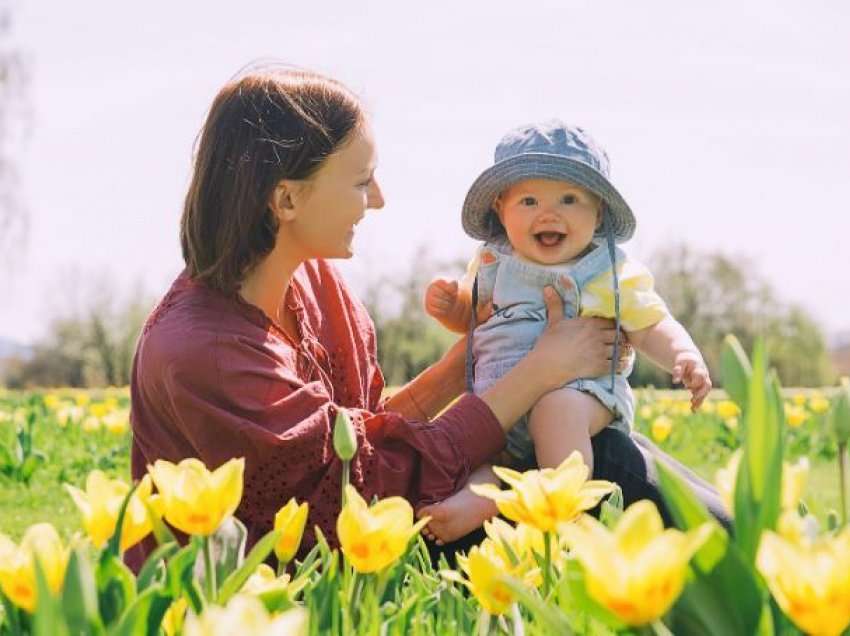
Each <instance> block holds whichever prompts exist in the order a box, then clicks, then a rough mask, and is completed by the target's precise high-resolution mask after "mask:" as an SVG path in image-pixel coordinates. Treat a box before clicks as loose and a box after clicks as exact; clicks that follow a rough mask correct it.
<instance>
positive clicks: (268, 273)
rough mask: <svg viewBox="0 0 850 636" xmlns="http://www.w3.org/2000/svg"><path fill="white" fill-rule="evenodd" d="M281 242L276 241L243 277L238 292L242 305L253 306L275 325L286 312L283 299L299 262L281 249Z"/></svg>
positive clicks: (291, 254) (299, 260)
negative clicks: (249, 304)
mask: <svg viewBox="0 0 850 636" xmlns="http://www.w3.org/2000/svg"><path fill="white" fill-rule="evenodd" d="M282 243H283V242H282V241H278V243H277V245H275V248H274V249H273V250H272V251H271V252H270V253H269V254H268V256H266V257H265V258H264V259H263V260H262V261H260V263H259V264H258V265H256V266H255V267H254V269H252V270H251V271H250V272H249V273H248V274H247V275H246V276H245V279H244V280H243V281H242V285H241V287H240V290H239V293H240V294H241V296H242V298H243V299H244V300H245V301H246V302H249V303H251V304H252V305H256V306H257V307H259V308H260V309H262V310H263V312H264V313H265V314H266V315H267V316H268V317H269V318H271V319H272V320H274V321H276V322H282V319H283V314H284V313H285V311H286V306H285V304H284V298H286V292H287V290H288V289H289V285H290V283H291V282H292V276H293V275H294V273H295V270H296V269H297V268H298V266H299V265H301V262H302V259H300V258H293V252H292V251H290V250H287V249H285V246H284V245H283V244H282Z"/></svg>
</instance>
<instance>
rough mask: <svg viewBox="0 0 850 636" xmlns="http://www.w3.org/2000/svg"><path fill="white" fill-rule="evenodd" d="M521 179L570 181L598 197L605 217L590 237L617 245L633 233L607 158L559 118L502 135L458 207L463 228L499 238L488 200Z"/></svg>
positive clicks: (473, 233) (482, 237)
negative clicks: (490, 161) (611, 240)
mask: <svg viewBox="0 0 850 636" xmlns="http://www.w3.org/2000/svg"><path fill="white" fill-rule="evenodd" d="M525 179H552V180H555V181H569V182H571V183H574V184H576V185H579V186H582V187H584V188H587V189H588V190H590V191H591V192H593V193H594V194H596V195H597V196H599V197H600V198H601V199H602V202H603V213H604V214H605V216H606V217H607V218H605V219H604V221H605V223H603V224H602V225H600V227H599V229H598V230H597V231H596V233H595V236H596V237H598V238H605V237H606V236H609V234H608V232H609V231H610V233H611V234H610V235H612V236H613V238H614V240H615V241H616V242H617V243H622V242H624V241H627V240H629V239H630V238H631V237H632V235H633V234H634V232H635V224H636V223H635V216H634V214H633V213H632V211H631V208H629V206H628V204H627V203H626V202H625V200H624V199H623V197H622V196H621V195H620V193H619V192H617V189H616V188H615V187H614V186H613V185H612V184H611V182H610V181H609V180H608V155H607V154H606V153H605V151H604V150H603V149H602V147H601V146H599V144H597V143H596V142H595V141H594V140H593V138H592V137H591V136H590V135H589V134H587V133H586V132H585V131H584V130H583V129H582V128H579V127H577V126H567V125H566V124H565V123H563V122H562V121H560V120H558V119H551V120H549V121H545V122H542V123H539V124H530V125H526V126H520V127H519V128H515V129H514V130H512V131H510V132H509V133H508V134H507V135H505V136H504V137H502V140H501V141H500V142H499V145H497V146H496V153H495V158H494V163H493V165H492V166H490V167H489V168H487V169H486V170H485V171H484V172H482V173H481V176H479V177H478V178H477V179H476V180H475V182H474V183H473V184H472V187H471V188H470V189H469V192H468V193H467V195H466V200H465V201H464V203H463V217H462V221H463V229H464V231H465V232H466V233H467V234H469V236H471V237H472V238H474V239H478V240H482V241H488V240H492V239H495V238H499V237H501V236H502V235H503V234H504V228H502V225H501V223H500V222H499V219H498V217H497V216H496V213H495V212H494V211H493V208H492V206H493V202H494V201H495V200H496V197H497V196H498V195H499V193H500V192H502V191H503V190H504V189H505V188H507V187H509V186H511V185H513V184H514V183H517V182H519V181H523V180H525Z"/></svg>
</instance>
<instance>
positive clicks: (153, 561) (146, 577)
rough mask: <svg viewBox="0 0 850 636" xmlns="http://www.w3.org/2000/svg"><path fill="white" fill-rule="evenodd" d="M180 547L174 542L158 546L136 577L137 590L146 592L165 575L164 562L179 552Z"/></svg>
mask: <svg viewBox="0 0 850 636" xmlns="http://www.w3.org/2000/svg"><path fill="white" fill-rule="evenodd" d="M179 547H180V546H178V545H177V544H176V543H174V542H173V541H170V542H168V543H165V544H163V545H161V546H158V547H157V548H156V549H155V550H154V551H153V552H151V554H150V556H149V557H148V558H147V560H146V561H145V564H144V565H143V566H142V569H141V570H139V576H137V577H136V590H137V591H138V592H142V591H144V590H145V589H146V588H148V587H149V586H150V585H152V584H153V583H154V582H156V581H157V579H158V578H159V577H160V576H162V575H163V574H164V573H165V565H164V564H163V561H165V560H167V559H168V558H169V557H170V556H171V555H172V554H174V553H175V552H177V549H178V548H179Z"/></svg>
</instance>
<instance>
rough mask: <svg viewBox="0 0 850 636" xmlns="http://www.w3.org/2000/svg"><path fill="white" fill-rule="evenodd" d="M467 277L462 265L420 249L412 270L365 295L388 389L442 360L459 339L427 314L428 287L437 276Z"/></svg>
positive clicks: (379, 283)
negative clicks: (443, 273)
mask: <svg viewBox="0 0 850 636" xmlns="http://www.w3.org/2000/svg"><path fill="white" fill-rule="evenodd" d="M446 270H447V271H450V272H451V274H452V275H460V273H462V272H463V263H461V262H457V261H451V262H447V263H438V262H435V261H433V260H432V259H431V258H430V257H429V255H428V250H427V248H425V247H419V248H418V249H417V250H416V254H415V256H414V258H413V260H412V264H411V267H410V269H409V270H408V271H407V272H405V273H402V274H401V276H396V277H393V278H389V277H386V276H384V277H381V278H379V279H377V280H376V281H374V282H373V283H371V284H370V285H369V287H368V288H367V290H366V294H365V299H366V307H367V308H368V310H369V314H370V315H371V316H372V319H373V320H374V322H375V331H376V335H377V340H378V360H379V362H380V364H381V369H382V371H383V373H384V379H385V380H386V383H387V386H393V385H399V384H404V383H406V382H407V381H409V380H410V379H412V378H413V377H415V376H417V375H418V374H419V373H421V372H422V371H424V370H425V369H426V368H427V367H428V366H430V365H431V364H433V363H434V362H436V361H437V360H439V359H440V358H441V357H442V356H443V354H444V353H445V352H446V350H447V349H448V348H449V347H450V346H451V344H452V343H453V342H454V341H455V340H456V339H457V336H456V335H455V334H452V333H450V332H449V331H447V330H446V329H444V328H443V327H442V326H441V325H440V324H439V323H438V322H437V321H436V320H434V319H433V318H431V317H430V316H429V315H428V314H426V313H425V307H424V305H423V300H422V299H423V295H424V293H425V286H426V285H427V284H428V283H429V282H430V280H431V278H432V277H433V276H435V275H436V274H437V273H438V271H446Z"/></svg>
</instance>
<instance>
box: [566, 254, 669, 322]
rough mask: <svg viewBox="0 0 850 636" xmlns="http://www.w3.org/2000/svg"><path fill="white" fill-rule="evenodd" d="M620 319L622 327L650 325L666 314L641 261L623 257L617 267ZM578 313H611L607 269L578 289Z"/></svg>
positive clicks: (610, 282)
mask: <svg viewBox="0 0 850 636" xmlns="http://www.w3.org/2000/svg"><path fill="white" fill-rule="evenodd" d="M618 273H619V283H620V322H621V324H622V325H623V329H624V330H625V331H638V330H639V329H645V328H646V327H651V326H652V325H654V324H657V323H658V322H661V320H663V319H664V318H666V317H667V316H669V315H670V312H669V310H668V309H667V305H666V303H665V302H664V301H663V300H662V299H661V297H660V296H659V295H658V294H657V293H656V291H655V280H654V279H653V277H652V274H651V273H650V272H649V270H648V269H647V268H646V267H645V266H644V265H643V264H641V263H639V262H637V261H633V260H630V259H629V260H626V261H625V262H623V263H622V264H621V265H620V268H619V270H618ZM581 315H582V316H599V317H602V318H613V317H614V276H613V274H612V272H611V271H610V270H609V271H607V272H605V273H604V274H601V275H599V276H597V277H596V278H594V279H593V280H591V281H590V282H589V283H588V284H587V285H586V286H585V288H584V290H582V295H581Z"/></svg>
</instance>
